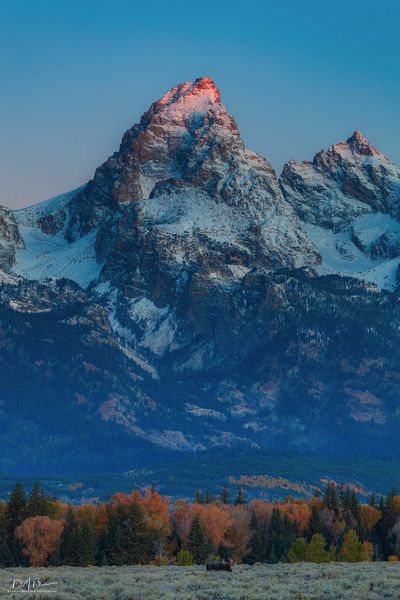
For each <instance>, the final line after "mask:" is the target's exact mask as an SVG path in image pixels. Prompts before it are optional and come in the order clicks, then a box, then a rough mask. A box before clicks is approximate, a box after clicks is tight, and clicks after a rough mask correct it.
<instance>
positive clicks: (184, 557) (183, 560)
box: [175, 550, 194, 567]
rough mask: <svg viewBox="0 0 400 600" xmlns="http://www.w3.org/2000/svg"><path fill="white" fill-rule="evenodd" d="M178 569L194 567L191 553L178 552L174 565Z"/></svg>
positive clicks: (186, 551)
mask: <svg viewBox="0 0 400 600" xmlns="http://www.w3.org/2000/svg"><path fill="white" fill-rule="evenodd" d="M175 564H176V565H177V566H178V567H190V566H191V565H194V560H193V556H192V553H191V552H189V550H179V552H178V554H177V555H176V563H175Z"/></svg>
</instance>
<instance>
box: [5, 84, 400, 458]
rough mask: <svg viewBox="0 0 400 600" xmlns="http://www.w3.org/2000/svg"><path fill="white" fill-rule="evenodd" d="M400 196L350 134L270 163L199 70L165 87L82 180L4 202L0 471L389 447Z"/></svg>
mask: <svg viewBox="0 0 400 600" xmlns="http://www.w3.org/2000/svg"><path fill="white" fill-rule="evenodd" d="M399 204H400V170H399V169H398V168H397V167H396V166H395V165H394V164H393V163H391V162H390V161H389V160H388V159H387V158H386V157H385V156H384V155H382V154H380V152H378V150H377V149H376V148H374V147H373V146H372V145H371V144H369V143H368V141H367V140H366V139H365V138H364V137H363V136H362V135H361V134H360V133H359V132H355V133H354V134H353V135H352V136H351V137H350V138H349V139H348V140H347V141H346V142H341V143H339V144H335V145H334V146H332V147H331V148H330V149H329V150H327V151H326V152H325V151H321V152H319V153H318V154H317V155H316V156H315V158H314V160H313V161H312V162H302V163H296V162H294V161H290V162H289V163H287V164H286V165H285V167H284V169H283V173H282V175H281V177H280V179H279V180H278V179H277V178H276V175H275V172H274V171H273V169H272V168H271V166H270V165H269V163H268V162H267V161H266V160H265V159H264V158H262V157H260V156H259V155H257V154H255V153H254V152H251V151H249V150H247V149H246V148H245V146H244V144H243V141H242V139H241V137H240V134H239V132H238V129H237V126H236V123H235V121H234V119H233V118H232V117H231V116H230V115H229V114H228V112H227V110H226V108H225V107H224V105H223V104H222V103H221V99H220V92H219V90H218V88H217V87H216V86H215V84H214V82H213V81H212V80H211V79H209V78H206V77H202V78H200V79H197V80H196V81H194V82H188V83H184V84H180V85H178V86H176V87H174V88H173V89H172V90H170V91H169V92H168V93H167V94H165V95H164V96H163V97H162V98H161V99H160V100H159V101H157V102H155V103H153V104H152V105H151V106H150V108H149V110H148V111H147V112H146V113H145V114H144V115H143V116H142V118H141V120H140V122H139V124H137V125H134V126H133V127H132V128H131V129H129V130H128V131H127V132H126V133H125V135H124V136H123V139H122V143H121V146H120V148H119V150H118V151H117V152H115V153H114V154H113V155H112V156H111V157H110V158H109V159H108V160H107V161H106V162H105V163H104V164H103V165H101V166H100V167H99V168H98V169H97V170H96V173H95V175H94V177H93V179H92V180H91V181H90V182H88V183H87V184H86V185H84V186H82V187H81V188H79V189H78V190H75V191H72V192H69V193H66V194H62V195H61V196H58V197H56V198H53V199H51V200H49V201H47V202H44V203H42V204H39V205H36V206H33V207H30V208H27V209H23V210H19V211H14V212H12V211H9V210H7V209H5V208H4V209H1V211H0V266H1V271H0V273H1V282H2V283H1V287H0V298H1V307H0V345H1V348H2V353H1V357H0V366H1V372H2V379H3V381H2V418H3V419H4V422H5V424H7V426H6V429H7V431H8V434H7V436H6V438H7V439H6V440H5V445H4V449H3V459H2V464H3V468H5V469H13V468H17V467H19V465H20V464H21V461H22V462H23V461H24V460H27V456H28V457H29V460H28V462H29V464H33V465H36V466H37V468H38V469H39V468H44V469H46V468H49V469H50V468H53V466H51V465H53V464H54V469H56V465H57V463H58V464H59V461H60V460H61V459H60V456H61V455H62V464H63V465H65V468H66V469H68V468H70V467H71V465H73V466H75V465H78V466H82V464H84V465H87V466H88V468H89V465H90V467H91V468H93V465H96V461H97V462H98V461H101V460H106V461H108V463H107V464H109V468H110V469H112V468H117V467H118V468H120V467H121V468H125V467H128V466H130V465H131V464H132V461H133V462H135V458H134V457H136V460H138V457H139V458H140V457H141V456H142V454H143V452H151V451H152V449H153V450H154V451H155V452H156V451H157V450H156V449H157V448H161V449H163V448H165V449H168V450H182V451H185V450H199V449H203V448H209V447H215V446H235V445H240V446H247V447H272V446H279V447H281V446H285V447H287V446H294V447H296V448H302V449H303V448H319V449H327V448H335V447H336V446H337V443H338V441H340V442H341V445H342V446H343V447H344V446H348V447H350V446H353V448H352V449H353V450H354V452H360V451H364V450H365V449H366V448H368V447H370V446H371V440H373V443H374V445H375V444H376V448H377V452H378V451H381V452H393V451H395V447H396V443H395V439H396V435H397V431H398V425H399V423H398V419H399V404H398V392H399V385H400V383H399V375H398V373H399V366H400V365H399V363H400V359H399V356H398V351H397V348H398V347H399V341H400V340H399V339H398V338H399V323H400V313H399V303H398V291H397V290H398V283H399V282H398V265H399V262H400V222H399V208H398V207H399ZM21 427H28V429H29V431H31V435H30V437H29V440H24V443H23V444H22V445H21V448H20V450H19V451H16V452H15V453H11V452H10V451H9V448H10V444H11V443H13V442H14V441H15V439H16V436H17V435H18V431H19V429H20V428H21ZM378 446H379V448H378ZM39 448H40V449H39ZM82 452H84V454H85V458H82ZM80 456H81V458H82V460H81V462H80V458H79V457H80ZM101 457H103V458H101ZM82 461H83V463H82ZM85 461H86V462H85Z"/></svg>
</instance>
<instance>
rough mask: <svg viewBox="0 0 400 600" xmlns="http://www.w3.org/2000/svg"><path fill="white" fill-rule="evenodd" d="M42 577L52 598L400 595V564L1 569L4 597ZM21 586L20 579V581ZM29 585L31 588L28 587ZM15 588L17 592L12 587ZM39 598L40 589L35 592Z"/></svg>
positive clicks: (237, 599)
mask: <svg viewBox="0 0 400 600" xmlns="http://www.w3.org/2000/svg"><path fill="white" fill-rule="evenodd" d="M28 578H32V579H33V578H38V579H40V581H41V582H42V584H44V583H50V584H51V583H54V585H51V586H41V587H39V589H38V591H40V592H45V593H44V594H40V595H41V596H42V597H43V595H44V596H45V597H48V598H49V599H51V600H74V599H75V598H76V599H77V600H290V599H293V600H306V599H308V600H342V599H343V600H382V599H384V598H397V599H398V598H400V564H399V563H397V564H396V563H383V562H375V563H371V562H368V563H358V564H349V563H346V564H343V563H329V564H324V565H316V564H310V563H303V564H299V563H298V564H285V563H280V564H278V565H255V566H252V567H250V566H247V565H239V566H235V567H234V570H233V572H232V573H226V572H223V573H220V572H210V573H207V572H206V570H205V567H197V566H196V567H155V566H154V567H153V566H143V567H134V566H130V567H92V568H86V569H85V568H73V567H54V568H27V569H22V568H16V569H2V570H1V571H0V598H10V599H13V600H15V599H18V598H21V596H22V597H23V593H21V591H20V592H15V591H14V592H13V591H12V585H13V583H12V582H13V580H21V581H24V582H26V580H27V579H28ZM17 585H19V584H17ZM25 589H26V588H25ZM8 590H11V591H8ZM32 595H33V596H34V597H35V596H37V594H35V593H33V594H32Z"/></svg>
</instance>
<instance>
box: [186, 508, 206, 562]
mask: <svg viewBox="0 0 400 600" xmlns="http://www.w3.org/2000/svg"><path fill="white" fill-rule="evenodd" d="M188 550H189V552H190V553H191V554H192V556H193V559H194V560H195V562H196V563H197V564H203V563H204V562H205V561H206V559H207V556H208V553H209V545H208V543H207V540H206V536H205V534H204V530H203V527H202V525H201V522H200V518H199V517H198V516H197V517H195V518H194V519H193V521H192V526H191V528H190V532H189V536H188Z"/></svg>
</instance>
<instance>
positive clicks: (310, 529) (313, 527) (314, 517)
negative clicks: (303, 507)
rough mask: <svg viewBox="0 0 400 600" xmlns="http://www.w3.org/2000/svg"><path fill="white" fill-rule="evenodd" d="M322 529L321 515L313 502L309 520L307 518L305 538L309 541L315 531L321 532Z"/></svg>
mask: <svg viewBox="0 0 400 600" xmlns="http://www.w3.org/2000/svg"><path fill="white" fill-rule="evenodd" d="M323 531H324V526H323V524H322V521H321V516H320V514H319V510H318V508H317V507H316V505H315V504H312V505H311V514H310V520H309V522H308V525H307V528H306V530H305V538H306V540H307V541H308V542H309V541H310V540H311V538H312V536H313V535H315V534H316V533H320V534H322V533H323Z"/></svg>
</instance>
